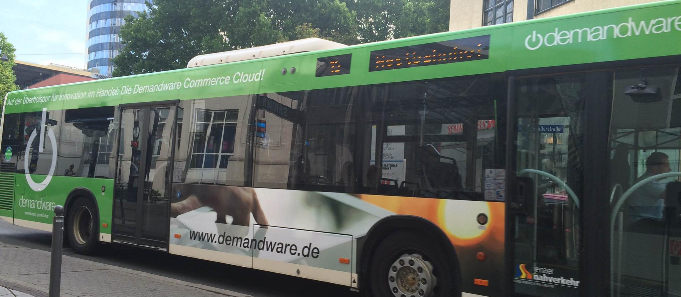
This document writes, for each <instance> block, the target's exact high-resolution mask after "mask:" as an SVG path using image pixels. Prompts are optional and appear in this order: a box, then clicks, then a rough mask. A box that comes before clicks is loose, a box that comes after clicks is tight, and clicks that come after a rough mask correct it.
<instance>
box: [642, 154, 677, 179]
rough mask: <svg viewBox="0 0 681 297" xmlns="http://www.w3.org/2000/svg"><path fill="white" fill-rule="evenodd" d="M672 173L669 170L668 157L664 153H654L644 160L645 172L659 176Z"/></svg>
mask: <svg viewBox="0 0 681 297" xmlns="http://www.w3.org/2000/svg"><path fill="white" fill-rule="evenodd" d="M670 171H672V170H671V168H669V156H667V154H665V153H661V152H654V153H652V154H650V156H648V158H647V159H646V172H647V173H650V174H661V173H667V172H670Z"/></svg>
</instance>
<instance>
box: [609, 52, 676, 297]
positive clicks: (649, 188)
mask: <svg viewBox="0 0 681 297" xmlns="http://www.w3.org/2000/svg"><path fill="white" fill-rule="evenodd" d="M680 69H681V68H680V67H679V65H675V66H663V67H648V68H642V69H641V68H635V69H624V70H618V71H615V72H614V90H613V107H612V120H611V128H610V129H611V132H610V152H611V159H610V162H609V165H608V166H609V169H610V170H609V172H610V187H609V189H610V193H611V195H610V197H608V198H609V199H611V205H612V209H611V211H610V212H611V217H610V221H611V226H610V228H611V230H610V233H611V245H610V246H611V264H610V265H611V269H612V272H613V273H612V279H611V280H612V290H613V293H614V294H613V296H633V295H645V296H677V295H679V294H681V284H679V282H678V279H679V277H681V269H680V268H679V267H681V266H679V257H681V223H680V221H679V220H678V217H679V199H678V197H681V196H679V189H681V187H679V183H678V182H677V181H678V178H679V176H681V173H679V172H680V171H681V164H680V163H679V160H680V158H681V76H680V75H679V71H680ZM633 89H638V90H643V91H645V94H644V92H632V90H633Z"/></svg>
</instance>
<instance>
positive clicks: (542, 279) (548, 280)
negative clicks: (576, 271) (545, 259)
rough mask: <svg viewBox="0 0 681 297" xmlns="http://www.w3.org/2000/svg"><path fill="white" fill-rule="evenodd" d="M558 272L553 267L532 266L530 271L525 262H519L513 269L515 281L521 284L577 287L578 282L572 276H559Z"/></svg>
mask: <svg viewBox="0 0 681 297" xmlns="http://www.w3.org/2000/svg"><path fill="white" fill-rule="evenodd" d="M558 274H560V272H558V273H556V271H555V269H553V268H545V267H539V266H534V268H533V269H532V272H530V270H528V269H527V265H526V264H519V265H518V267H516V270H515V279H516V282H521V283H523V284H528V285H535V286H542V287H549V288H553V287H555V286H562V287H567V288H573V289H575V288H578V287H579V282H580V281H578V280H575V279H574V278H572V277H571V278H565V277H563V276H559V275H558Z"/></svg>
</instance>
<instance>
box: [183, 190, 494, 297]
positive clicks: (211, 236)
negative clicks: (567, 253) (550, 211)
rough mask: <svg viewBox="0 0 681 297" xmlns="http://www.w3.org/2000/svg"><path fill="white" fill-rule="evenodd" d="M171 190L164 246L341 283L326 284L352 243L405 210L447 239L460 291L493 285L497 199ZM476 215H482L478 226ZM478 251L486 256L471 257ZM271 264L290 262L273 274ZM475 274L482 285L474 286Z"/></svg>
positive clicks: (349, 261)
mask: <svg viewBox="0 0 681 297" xmlns="http://www.w3.org/2000/svg"><path fill="white" fill-rule="evenodd" d="M173 192H174V193H175V195H174V197H175V199H173V203H172V204H171V224H170V244H171V247H172V246H173V245H176V246H183V247H193V248H197V249H201V250H210V251H217V252H222V253H229V254H232V255H235V256H241V257H253V267H254V268H258V269H264V270H269V271H277V272H282V273H291V272H293V275H296V274H295V271H296V270H298V271H297V272H298V274H301V271H303V272H302V273H303V274H304V273H305V270H304V269H302V268H300V269H293V270H292V271H288V270H285V269H290V268H291V267H304V268H311V269H313V270H312V271H319V272H323V273H319V275H316V276H312V277H310V278H313V279H317V278H316V277H322V275H321V274H326V273H329V274H330V275H338V277H339V278H340V279H341V280H342V281H332V282H336V283H342V284H345V285H349V282H350V280H351V277H352V276H354V274H356V272H357V267H356V265H357V262H356V261H357V254H359V253H361V251H359V250H357V242H358V240H361V239H362V238H363V237H364V236H366V235H367V232H368V231H369V229H370V228H371V227H372V226H373V225H374V224H375V223H376V222H378V221H379V220H381V219H382V218H385V217H388V216H393V215H412V216H419V217H422V218H424V219H427V220H429V221H431V222H433V223H434V224H436V225H437V226H439V227H440V228H441V229H442V230H443V232H444V233H445V234H446V235H447V237H448V238H449V239H450V240H451V242H452V244H453V245H454V247H455V250H456V252H457V256H458V258H459V262H460V264H461V269H462V274H463V280H464V291H466V292H475V293H477V294H482V293H485V294H490V293H492V292H498V290H501V270H500V269H499V267H503V261H504V260H503V247H504V205H503V203H496V202H483V201H460V200H444V199H429V198H411V197H396V196H379V195H362V194H343V193H329V192H307V191H296V190H282V189H263V188H257V189H251V188H239V187H230V186H214V185H197V184H176V185H174V186H173ZM481 214H484V215H485V216H487V218H488V222H487V223H486V224H484V225H481V224H480V223H478V219H477V218H478V216H479V215H481ZM171 252H172V249H171ZM480 252H483V253H485V254H486V256H487V259H486V260H484V261H480V260H479V259H478V256H477V255H478V253H480ZM277 263H288V264H293V266H291V267H289V268H281V269H284V271H279V270H281V269H280V268H279V266H278V265H277ZM315 269H321V270H315ZM287 271H288V272H287ZM308 271H309V269H308ZM475 279H483V280H488V282H487V283H486V284H487V285H486V286H481V285H475V284H474V280H475ZM327 281H328V280H327ZM478 283H479V282H478Z"/></svg>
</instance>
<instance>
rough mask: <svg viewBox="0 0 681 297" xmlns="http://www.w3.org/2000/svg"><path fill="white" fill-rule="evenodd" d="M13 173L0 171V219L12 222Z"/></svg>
mask: <svg viewBox="0 0 681 297" xmlns="http://www.w3.org/2000/svg"><path fill="white" fill-rule="evenodd" d="M13 209H14V173H9V172H0V219H3V220H5V221H8V222H10V223H14V219H13V216H14V212H13V211H12V210H13Z"/></svg>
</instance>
